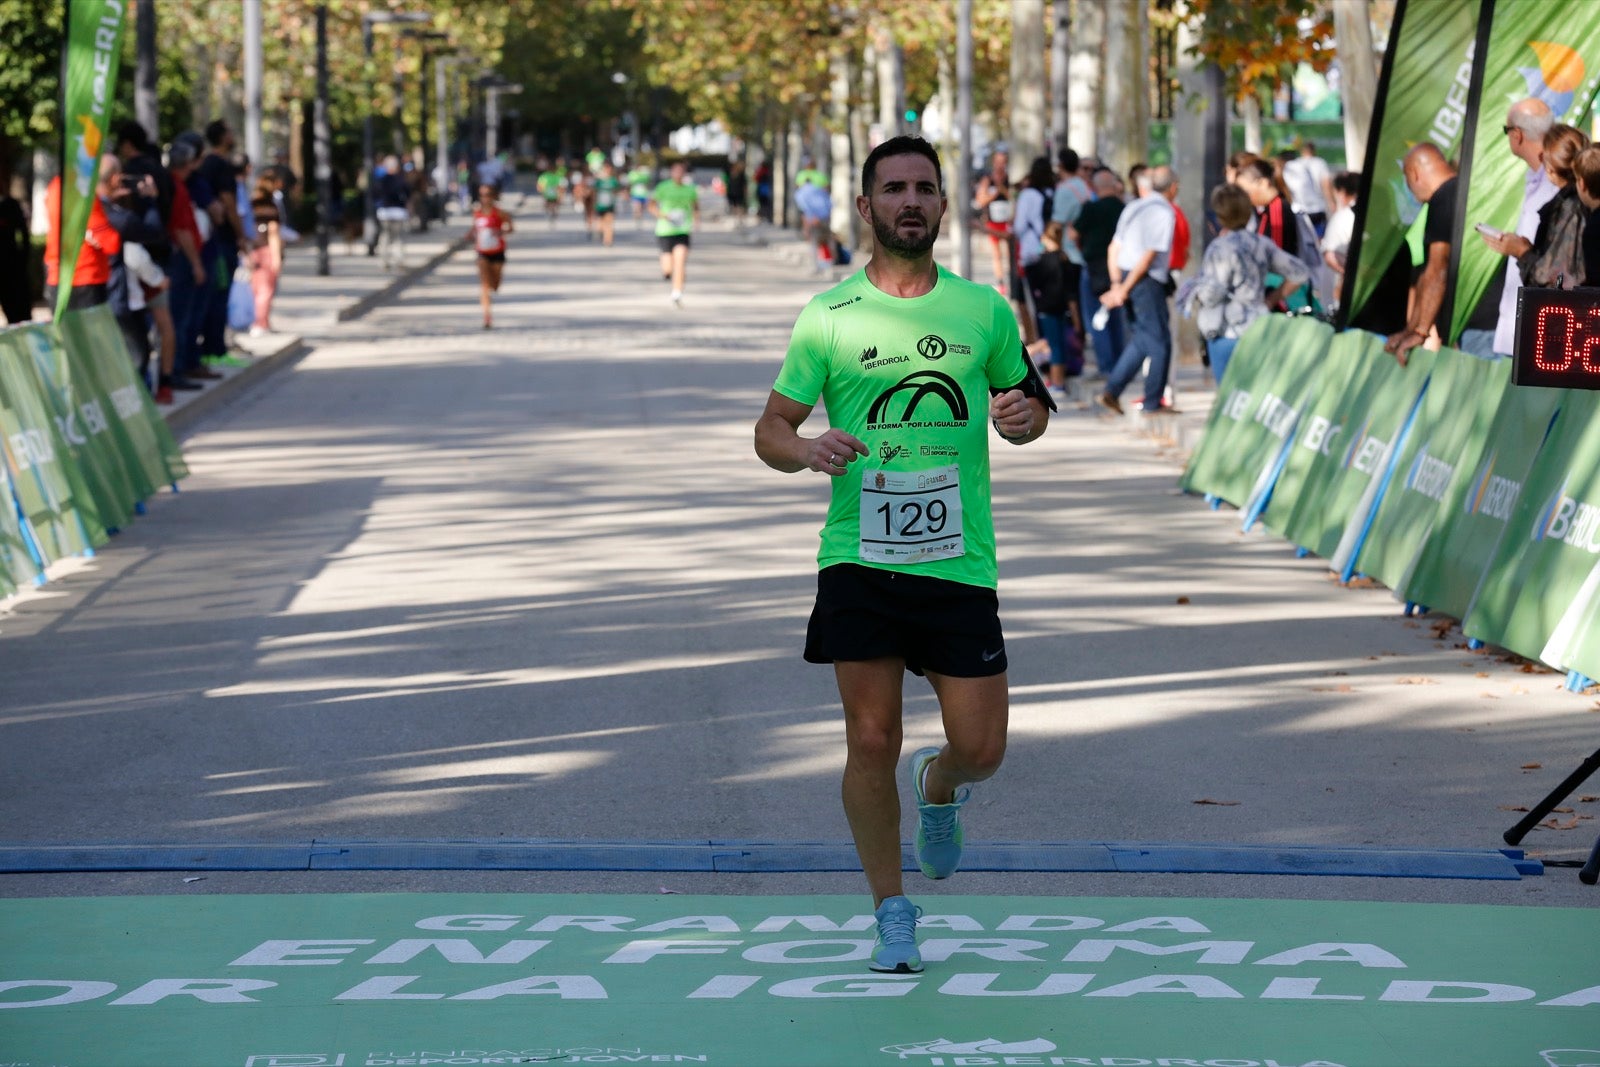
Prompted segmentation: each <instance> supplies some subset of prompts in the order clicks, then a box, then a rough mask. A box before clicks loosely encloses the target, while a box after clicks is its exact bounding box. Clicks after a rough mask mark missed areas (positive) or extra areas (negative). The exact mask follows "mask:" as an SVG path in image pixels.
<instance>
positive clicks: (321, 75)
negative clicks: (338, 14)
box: [311, 4, 333, 278]
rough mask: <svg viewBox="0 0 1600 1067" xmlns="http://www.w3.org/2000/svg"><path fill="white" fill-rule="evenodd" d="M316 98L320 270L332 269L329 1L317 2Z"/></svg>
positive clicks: (314, 126)
mask: <svg viewBox="0 0 1600 1067" xmlns="http://www.w3.org/2000/svg"><path fill="white" fill-rule="evenodd" d="M316 18H317V23H316V25H317V101H316V104H315V105H314V106H313V110H312V123H311V125H312V131H311V150H312V159H313V160H314V163H315V166H316V179H317V274H318V275H319V276H321V277H324V278H325V277H327V276H328V275H329V274H331V273H332V268H331V267H330V266H329V263H328V236H329V230H330V229H331V227H332V224H333V143H332V142H333V136H332V131H331V130H330V129H329V128H328V5H327V4H318V5H317V12H316Z"/></svg>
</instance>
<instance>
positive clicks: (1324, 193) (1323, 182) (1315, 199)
mask: <svg viewBox="0 0 1600 1067" xmlns="http://www.w3.org/2000/svg"><path fill="white" fill-rule="evenodd" d="M1283 181H1284V184H1285V185H1287V186H1288V187H1289V203H1290V206H1292V207H1293V208H1294V210H1295V211H1296V212H1298V213H1299V214H1301V215H1304V216H1305V217H1306V218H1307V219H1309V220H1310V221H1311V225H1312V226H1313V227H1315V228H1316V231H1317V236H1318V237H1321V236H1322V234H1323V232H1324V231H1325V230H1326V229H1327V227H1328V212H1329V211H1330V210H1332V208H1331V205H1332V204H1333V174H1332V172H1331V171H1329V169H1328V161H1327V160H1325V159H1323V158H1322V157H1321V156H1319V155H1317V146H1316V145H1314V144H1312V143H1311V142H1310V141H1306V142H1304V143H1302V144H1301V145H1300V154H1299V155H1294V154H1292V153H1291V154H1289V158H1287V159H1285V160H1284V161H1283Z"/></svg>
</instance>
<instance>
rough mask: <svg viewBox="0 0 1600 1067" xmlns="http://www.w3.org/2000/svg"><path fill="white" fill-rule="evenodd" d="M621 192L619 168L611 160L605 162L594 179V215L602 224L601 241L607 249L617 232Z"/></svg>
mask: <svg viewBox="0 0 1600 1067" xmlns="http://www.w3.org/2000/svg"><path fill="white" fill-rule="evenodd" d="M621 190H622V179H621V178H618V177H617V168H616V167H613V166H612V165H611V161H610V160H609V159H608V160H605V161H604V162H603V163H601V164H600V173H599V174H597V175H595V179H594V214H595V218H596V219H597V220H599V223H600V240H601V242H602V243H603V244H604V245H605V246H606V247H607V248H610V247H611V242H612V239H613V238H614V237H615V236H616V232H617V199H618V197H619V196H620V194H621Z"/></svg>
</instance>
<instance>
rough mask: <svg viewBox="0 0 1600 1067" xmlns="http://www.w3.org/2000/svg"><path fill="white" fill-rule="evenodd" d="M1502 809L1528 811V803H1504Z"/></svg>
mask: <svg viewBox="0 0 1600 1067" xmlns="http://www.w3.org/2000/svg"><path fill="white" fill-rule="evenodd" d="M1500 810H1501V811H1527V810H1528V805H1526V804H1502V805H1500Z"/></svg>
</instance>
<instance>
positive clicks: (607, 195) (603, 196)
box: [594, 189, 611, 207]
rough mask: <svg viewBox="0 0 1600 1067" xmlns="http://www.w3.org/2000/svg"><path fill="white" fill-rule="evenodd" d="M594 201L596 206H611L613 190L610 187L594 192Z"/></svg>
mask: <svg viewBox="0 0 1600 1067" xmlns="http://www.w3.org/2000/svg"><path fill="white" fill-rule="evenodd" d="M594 202H595V206H596V207H610V206H611V190H610V189H601V190H598V191H597V192H596V193H595V194H594Z"/></svg>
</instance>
